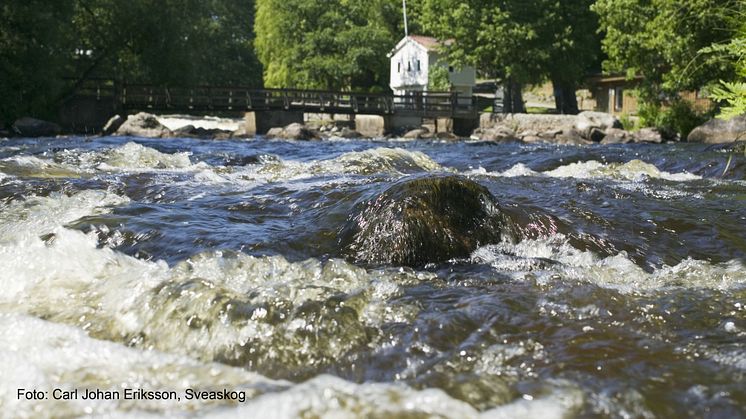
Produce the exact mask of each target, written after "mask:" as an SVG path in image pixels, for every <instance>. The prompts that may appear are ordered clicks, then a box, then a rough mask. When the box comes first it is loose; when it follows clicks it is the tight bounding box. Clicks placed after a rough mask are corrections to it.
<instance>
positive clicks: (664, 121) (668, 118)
mask: <svg viewBox="0 0 746 419" xmlns="http://www.w3.org/2000/svg"><path fill="white" fill-rule="evenodd" d="M638 113H639V116H640V125H641V126H644V127H655V128H658V129H659V130H660V131H661V132H664V133H668V134H675V133H678V134H680V135H681V138H686V137H687V136H689V133H690V132H692V130H694V128H696V127H698V126H699V125H702V124H703V123H705V121H707V120H708V119H709V118H710V117H712V115H711V114H709V113H702V112H698V111H697V110H696V109H694V107H693V106H692V105H691V103H689V102H687V101H685V100H682V99H676V100H674V101H672V102H671V103H670V104H668V105H666V106H662V105H659V104H655V103H643V104H641V105H640V108H639V111H638Z"/></svg>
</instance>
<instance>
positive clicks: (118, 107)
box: [59, 79, 484, 133]
mask: <svg viewBox="0 0 746 419" xmlns="http://www.w3.org/2000/svg"><path fill="white" fill-rule="evenodd" d="M476 100H477V98H476V97H466V96H458V95H457V94H455V93H449V92H428V93H421V92H413V93H412V94H411V95H407V96H396V95H392V94H379V93H364V92H330V91H322V90H298V89H252V88H249V87H242V86H191V87H165V86H157V85H149V84H135V83H122V82H116V81H113V80H106V79H93V80H87V81H85V82H84V83H82V84H80V85H79V86H77V88H76V89H75V91H74V92H73V93H72V94H71V95H69V97H68V98H67V99H65V100H64V101H63V104H62V106H61V107H60V111H59V115H60V116H59V120H60V122H61V123H62V125H63V126H64V127H65V128H66V129H68V130H70V131H72V132H80V133H96V132H100V130H101V128H102V127H103V125H104V124H105V123H106V121H107V120H108V119H109V118H110V117H111V116H113V115H115V114H132V113H136V112H141V111H142V112H151V113H173V114H197V115H210V114H212V115H221V114H222V115H225V114H232V115H234V116H238V115H240V116H242V117H244V120H245V126H246V127H248V128H246V129H247V130H249V131H250V132H256V133H265V132H266V131H267V130H268V129H269V128H271V127H275V126H285V125H287V124H289V123H292V122H303V121H304V114H309V113H317V114H347V115H351V119H354V120H355V121H356V126H357V125H358V123H357V121H358V120H360V121H363V120H366V121H379V122H365V123H364V124H365V126H369V125H370V124H373V125H375V127H376V128H371V129H374V130H378V129H379V128H378V127H382V128H380V129H381V130H382V132H391V131H392V130H396V129H397V128H398V127H408V126H419V125H421V124H422V123H423V121H424V120H425V119H431V120H432V119H434V120H439V119H441V118H445V119H450V120H451V121H452V129H453V131H454V132H459V131H460V132H463V133H470V132H471V130H472V129H473V128H474V127H475V125H476V124H478V121H479V111H480V109H481V107H484V104H483V103H479V104H478V103H477V102H476ZM368 115H372V116H374V117H370V116H368ZM371 118H374V119H371ZM375 118H378V119H375ZM361 124H363V122H361ZM358 128H359V130H362V129H363V128H362V125H361V126H359V127H358Z"/></svg>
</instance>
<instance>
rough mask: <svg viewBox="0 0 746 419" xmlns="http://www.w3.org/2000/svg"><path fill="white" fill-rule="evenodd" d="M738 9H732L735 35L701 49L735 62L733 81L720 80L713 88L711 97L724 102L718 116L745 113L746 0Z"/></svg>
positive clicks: (728, 117)
mask: <svg viewBox="0 0 746 419" xmlns="http://www.w3.org/2000/svg"><path fill="white" fill-rule="evenodd" d="M740 7H741V8H740V9H739V10H734V11H733V13H732V16H734V17H735V18H734V20H733V26H734V27H735V28H736V37H734V38H733V39H732V40H731V41H730V42H728V43H726V44H714V45H712V46H710V47H708V48H705V49H704V50H702V53H703V54H712V55H718V56H721V57H724V58H725V59H728V60H732V61H734V62H735V66H736V73H737V77H736V78H735V79H734V80H733V81H724V80H721V81H720V85H718V86H716V87H715V88H713V91H712V98H713V99H715V100H717V101H720V102H724V103H725V104H726V105H725V106H724V107H723V108H722V109H721V111H720V114H719V115H718V117H720V118H722V119H730V118H733V117H736V116H739V115H744V114H746V23H744V20H743V17H744V16H746V1H742V2H741V4H740Z"/></svg>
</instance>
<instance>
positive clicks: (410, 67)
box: [407, 61, 412, 71]
mask: <svg viewBox="0 0 746 419" xmlns="http://www.w3.org/2000/svg"><path fill="white" fill-rule="evenodd" d="M407 71H412V62H411V61H407Z"/></svg>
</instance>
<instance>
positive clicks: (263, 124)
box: [243, 110, 303, 135]
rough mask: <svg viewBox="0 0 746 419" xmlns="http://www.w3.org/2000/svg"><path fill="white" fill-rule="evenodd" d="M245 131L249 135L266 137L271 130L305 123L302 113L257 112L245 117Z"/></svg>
mask: <svg viewBox="0 0 746 419" xmlns="http://www.w3.org/2000/svg"><path fill="white" fill-rule="evenodd" d="M243 120H244V122H243V123H244V130H245V131H246V134H248V135H264V134H266V133H267V131H269V130H270V128H275V127H285V126H287V125H290V124H292V123H295V122H297V123H299V124H302V123H303V112H302V111H286V110H277V111H255V112H246V114H245V115H244V118H243Z"/></svg>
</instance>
